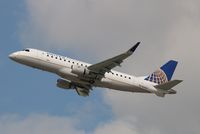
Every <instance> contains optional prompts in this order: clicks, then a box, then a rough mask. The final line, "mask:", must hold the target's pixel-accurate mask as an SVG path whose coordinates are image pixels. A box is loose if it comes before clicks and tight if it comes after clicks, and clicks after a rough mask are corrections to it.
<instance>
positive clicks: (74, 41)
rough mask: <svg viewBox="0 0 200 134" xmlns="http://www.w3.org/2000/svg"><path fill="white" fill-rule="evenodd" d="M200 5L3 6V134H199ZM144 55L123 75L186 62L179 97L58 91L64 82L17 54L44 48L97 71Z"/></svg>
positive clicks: (88, 0)
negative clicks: (123, 56) (121, 58)
mask: <svg viewBox="0 0 200 134" xmlns="http://www.w3.org/2000/svg"><path fill="white" fill-rule="evenodd" d="M199 5H200V1H198V0H190V1H188V0H182V1H180V0H168V1H164V0H150V1H147V0H123V1H120V0H18V1H14V0H1V1H0V16H1V21H0V29H1V30H0V48H1V49H0V73H1V76H2V77H1V82H0V83H1V88H0V132H1V133H4V134H12V133H15V134H16V133H17V134H18V133H20V134H25V133H30V134H36V133H37V134H43V133H50V134H51V133H52V134H53V133H60V134H64V133H71V134H101V133H105V134H110V133H115V134H118V133H119V134H121V133H127V134H147V133H148V134H149V133H150V134H151V133H152V134H161V133H162V134H168V133H176V134H186V133H193V134H199V133H200V130H199V126H200V116H199V113H200V105H199V102H200V97H199V94H200V90H199V85H198V82H199V79H198V78H199V74H200V70H199V68H200V59H199V49H200V45H199V35H200V23H199V22H200V8H199ZM137 41H141V45H140V46H139V48H138V49H137V51H136V52H135V53H134V54H133V56H131V57H130V58H129V59H127V60H126V61H125V62H123V64H122V67H121V68H119V67H117V68H116V70H119V71H122V72H125V73H129V74H132V75H135V76H144V75H148V74H151V72H153V71H154V70H156V69H157V68H159V67H160V66H161V65H162V64H164V63H165V62H167V61H168V60H170V59H175V60H178V61H179V64H178V67H177V70H176V72H175V74H174V79H182V80H184V82H183V83H181V84H180V85H178V86H176V87H175V90H177V94H176V95H167V96H166V97H165V98H159V97H157V96H155V95H150V94H137V93H127V92H119V91H114V90H109V89H102V88H95V89H94V90H93V91H92V92H91V94H90V96H89V97H86V98H84V97H80V96H78V95H77V94H76V92H74V91H72V90H70V91H65V90H62V89H59V88H57V87H56V80H57V79H58V78H59V76H57V75H55V74H50V73H47V72H44V71H40V70H36V69H32V68H29V67H26V66H23V65H19V64H17V63H15V62H13V61H11V60H10V59H9V58H8V55H9V54H10V53H12V52H14V51H18V50H21V49H23V48H26V47H29V48H37V49H42V50H45V51H50V52H53V53H57V54H60V55H65V56H69V57H71V58H75V59H78V60H82V61H85V62H89V63H91V64H94V63H97V62H99V61H102V60H104V59H106V58H110V57H112V56H115V55H117V54H120V53H121V52H124V51H126V50H127V49H129V48H130V47H131V46H132V45H134V44H135V43H136V42H137Z"/></svg>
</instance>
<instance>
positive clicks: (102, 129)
mask: <svg viewBox="0 0 200 134" xmlns="http://www.w3.org/2000/svg"><path fill="white" fill-rule="evenodd" d="M78 122H79V123H80V122H81V123H80V124H82V123H85V120H82V121H81V120H79V119H73V118H70V117H65V116H61V117H59V116H52V115H47V114H32V115H29V116H27V117H20V116H19V115H13V114H11V115H4V116H1V117H0V130H1V133H3V134H27V133H28V134H44V133H48V134H55V133H59V134H66V133H69V134H87V133H88V134H90V133H92V134H102V133H103V134H110V133H115V134H121V133H126V134H140V133H141V132H140V131H139V130H138V129H137V128H136V127H135V126H134V125H133V124H131V123H130V122H128V121H123V120H114V121H111V122H108V123H105V124H102V125H99V126H97V127H96V128H95V129H94V130H93V131H91V132H87V131H85V130H84V129H83V130H82V129H78V125H79V123H78ZM142 133H144V132H142ZM145 133H147V132H145ZM148 134H159V132H158V131H157V130H156V131H155V129H150V130H148Z"/></svg>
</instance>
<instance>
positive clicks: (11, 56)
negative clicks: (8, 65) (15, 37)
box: [9, 53, 17, 60]
mask: <svg viewBox="0 0 200 134" xmlns="http://www.w3.org/2000/svg"><path fill="white" fill-rule="evenodd" d="M16 56H17V53H11V54H10V55H9V58H10V59H12V60H15V59H16Z"/></svg>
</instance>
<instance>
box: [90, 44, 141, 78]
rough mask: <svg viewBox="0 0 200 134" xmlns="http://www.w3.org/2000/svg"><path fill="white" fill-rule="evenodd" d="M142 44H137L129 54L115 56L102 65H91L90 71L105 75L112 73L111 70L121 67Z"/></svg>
mask: <svg viewBox="0 0 200 134" xmlns="http://www.w3.org/2000/svg"><path fill="white" fill-rule="evenodd" d="M139 44H140V42H137V43H136V44H135V45H134V46H133V47H132V48H131V49H129V50H128V51H127V52H125V53H122V54H120V55H118V56H115V57H113V58H110V59H108V60H105V61H102V62H100V63H97V64H94V65H91V66H89V67H88V69H89V70H90V71H92V72H94V73H97V74H102V75H104V74H105V73H106V72H110V70H111V69H113V68H114V67H116V66H120V65H121V63H122V62H123V60H125V59H126V58H128V57H129V56H131V55H132V54H133V52H134V51H135V50H136V48H137V47H138V46H139Z"/></svg>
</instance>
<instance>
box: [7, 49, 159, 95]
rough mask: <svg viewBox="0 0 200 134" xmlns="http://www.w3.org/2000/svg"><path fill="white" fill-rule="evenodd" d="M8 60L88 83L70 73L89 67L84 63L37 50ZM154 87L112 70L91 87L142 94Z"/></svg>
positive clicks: (151, 84)
mask: <svg viewBox="0 0 200 134" xmlns="http://www.w3.org/2000/svg"><path fill="white" fill-rule="evenodd" d="M10 58H11V59H13V60H15V61H16V62H19V63H21V64H24V65H27V66H31V67H34V68H37V69H41V70H44V71H48V72H52V73H55V74H57V75H59V76H60V77H62V78H64V79H66V80H69V81H73V82H77V83H80V84H87V83H88V81H85V80H84V78H83V77H80V76H79V75H77V74H74V73H72V68H73V66H81V67H86V68H87V67H88V66H90V64H88V63H85V62H81V61H78V60H74V59H71V58H68V57H64V56H60V55H56V54H53V53H49V52H44V51H40V50H37V49H29V51H18V52H15V53H12V54H11V55H10ZM155 85H156V84H155V83H152V82H149V81H146V80H144V79H142V78H138V77H134V76H131V75H128V74H125V73H121V72H117V71H114V70H111V71H110V72H109V73H105V75H104V77H103V78H101V79H96V80H95V81H94V82H93V84H92V86H95V87H104V88H110V89H115V90H120V91H129V92H143V93H156V92H157V89H156V88H154V86H155Z"/></svg>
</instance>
